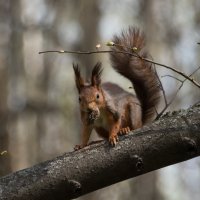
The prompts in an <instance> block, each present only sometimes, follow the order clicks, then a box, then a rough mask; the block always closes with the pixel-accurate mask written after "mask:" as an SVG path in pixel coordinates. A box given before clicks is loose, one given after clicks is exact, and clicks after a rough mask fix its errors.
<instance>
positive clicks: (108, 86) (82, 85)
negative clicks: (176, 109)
mask: <svg viewBox="0 0 200 200" xmlns="http://www.w3.org/2000/svg"><path fill="white" fill-rule="evenodd" d="M111 45H112V47H111V51H112V52H110V59H111V63H112V67H113V68H114V69H115V70H116V71H117V72H118V73H119V74H121V75H122V76H124V77H126V78H127V79H129V80H130V81H131V83H132V85H133V88H134V90H135V93H136V95H134V94H132V93H130V92H127V91H125V90H124V89H122V88H121V87H120V86H118V85H117V84H114V83H110V82H106V83H101V74H102V67H101V63H100V62H98V63H97V64H96V65H95V66H94V68H93V70H92V75H91V82H90V83H86V82H85V81H84V79H83V78H82V76H81V73H80V69H79V67H78V65H76V64H73V69H74V73H75V82H76V87H77V89H78V93H79V104H80V112H81V119H82V124H83V127H82V141H81V144H80V145H76V146H75V150H78V149H81V148H83V147H85V146H86V145H87V144H88V140H89V138H90V135H91V131H92V130H93V129H95V131H96V132H97V134H98V135H99V136H100V137H103V138H105V139H107V140H108V141H109V143H110V144H111V145H112V146H115V145H116V143H117V142H118V135H121V134H127V133H128V132H129V131H130V130H134V129H137V128H140V127H142V126H143V125H144V124H146V123H147V122H149V121H151V120H152V119H153V117H154V116H155V114H156V107H157V105H158V103H159V101H160V90H161V89H160V82H159V78H158V76H157V74H156V72H155V69H154V67H153V66H152V64H151V63H150V62H147V61H145V60H143V59H142V58H150V56H149V54H148V52H147V51H146V49H145V37H144V34H143V33H142V32H141V31H140V30H139V29H137V28H133V27H130V28H129V29H128V30H127V31H123V32H122V33H121V35H119V36H117V35H115V36H114V37H113V41H112V42H111ZM119 52H121V53H119ZM122 52H127V53H122ZM134 53H135V55H137V56H138V57H135V56H133V55H131V54H134Z"/></svg>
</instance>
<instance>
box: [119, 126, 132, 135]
mask: <svg viewBox="0 0 200 200" xmlns="http://www.w3.org/2000/svg"><path fill="white" fill-rule="evenodd" d="M130 131H131V130H130V128H129V127H128V126H127V127H125V128H121V129H120V130H119V135H126V134H128V133H129V132H130Z"/></svg>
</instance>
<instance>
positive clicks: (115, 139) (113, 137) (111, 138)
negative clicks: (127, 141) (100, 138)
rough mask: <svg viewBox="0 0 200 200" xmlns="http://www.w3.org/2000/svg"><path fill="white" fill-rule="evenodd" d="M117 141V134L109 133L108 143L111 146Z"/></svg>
mask: <svg viewBox="0 0 200 200" xmlns="http://www.w3.org/2000/svg"><path fill="white" fill-rule="evenodd" d="M118 141H119V138H118V136H117V135H114V136H113V135H111V136H110V138H109V143H110V144H111V146H113V147H114V146H116V144H117V142H118Z"/></svg>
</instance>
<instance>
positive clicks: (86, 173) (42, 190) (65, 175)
mask: <svg viewBox="0 0 200 200" xmlns="http://www.w3.org/2000/svg"><path fill="white" fill-rule="evenodd" d="M199 155H200V104H198V105H196V106H193V107H191V108H189V109H187V110H180V111H177V112H173V113H168V114H166V115H165V116H163V117H162V118H161V119H160V120H158V121H156V122H154V123H153V124H151V125H149V126H145V127H143V128H142V129H140V130H137V131H134V132H133V133H130V134H129V135H127V136H123V137H121V138H120V142H119V143H118V144H117V145H116V147H114V148H113V147H110V146H109V144H108V142H106V141H104V142H101V143H98V144H94V145H90V146H88V147H86V148H84V149H82V150H79V151H76V152H70V153H66V154H64V155H62V156H59V157H57V158H55V159H53V160H50V161H46V162H43V163H40V164H37V165H35V166H33V167H31V168H27V169H24V170H21V171H17V172H15V173H12V174H10V175H7V176H5V177H2V178H1V179H0V199H2V200H7V199H9V200H12V199H13V200H19V199H20V200H23V199H24V200H25V199H29V200H36V199H37V200H39V199H41V200H46V199H48V200H55V199H56V200H64V199H65V200H66V199H72V198H76V197H78V196H81V195H83V194H86V193H89V192H92V191H95V190H97V189H100V188H102V187H106V186H108V185H111V184H113V183H117V182H119V181H122V180H125V179H128V178H131V177H135V176H138V175H141V174H144V173H147V172H150V171H153V170H156V169H159V168H162V167H165V166H168V165H172V164H175V163H179V162H182V161H185V160H188V159H191V158H194V157H196V156H199Z"/></svg>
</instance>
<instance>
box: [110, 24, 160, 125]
mask: <svg viewBox="0 0 200 200" xmlns="http://www.w3.org/2000/svg"><path fill="white" fill-rule="evenodd" d="M113 42H114V45H113V47H112V48H111V49H112V51H113V53H111V54H110V58H111V62H112V66H113V68H114V69H115V70H116V71H117V72H119V73H120V74H121V75H123V76H125V77H126V78H128V79H129V80H130V81H131V82H132V85H133V88H134V90H135V92H136V95H137V97H138V99H139V101H140V103H141V106H142V122H143V124H144V123H146V122H148V121H149V120H151V119H152V118H153V116H154V115H155V114H156V107H157V105H158V103H159V101H160V90H161V89H160V88H161V87H160V82H159V78H158V76H157V73H156V71H155V69H154V66H153V65H152V63H150V62H147V61H145V60H143V59H142V58H151V57H150V55H149V54H148V52H147V51H146V49H145V37H144V34H143V33H142V32H141V31H140V30H139V29H136V28H132V27H130V28H129V29H128V31H124V32H122V34H121V35H119V36H118V35H115V36H114V38H113ZM119 51H121V52H124V53H119ZM131 54H132V55H131ZM134 55H135V56H134Z"/></svg>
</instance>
